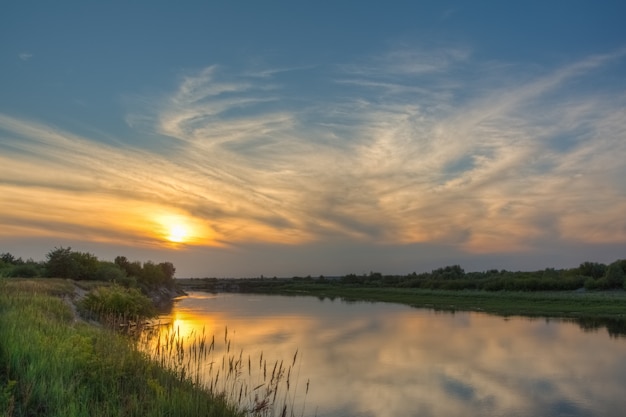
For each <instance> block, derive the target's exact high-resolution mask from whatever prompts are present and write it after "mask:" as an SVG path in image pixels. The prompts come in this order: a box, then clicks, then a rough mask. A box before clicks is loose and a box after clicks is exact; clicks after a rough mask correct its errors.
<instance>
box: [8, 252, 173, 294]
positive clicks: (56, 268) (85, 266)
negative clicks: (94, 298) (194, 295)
mask: <svg viewBox="0 0 626 417" xmlns="http://www.w3.org/2000/svg"><path fill="white" fill-rule="evenodd" d="M175 273H176V268H175V267H174V264H172V263H171V262H161V263H159V264H156V263H154V262H152V261H147V262H144V263H143V264H142V263H141V262H139V261H132V262H131V261H129V260H128V259H127V258H126V257H125V256H117V257H116V258H115V260H114V262H109V261H101V260H99V259H98V258H97V257H96V256H95V255H93V254H92V253H89V252H80V251H74V250H72V248H71V247H67V248H65V247H58V248H57V247H55V248H54V249H53V250H51V251H50V252H48V253H47V254H46V260H45V261H44V262H35V261H33V260H32V259H29V260H27V261H23V260H22V258H16V257H15V256H13V255H12V254H11V253H8V252H5V253H0V277H16V278H33V277H50V278H69V279H74V280H97V281H108V282H115V283H117V284H120V285H122V286H124V287H139V288H142V289H150V288H153V287H157V286H168V287H170V288H171V287H172V286H173V285H174V274H175Z"/></svg>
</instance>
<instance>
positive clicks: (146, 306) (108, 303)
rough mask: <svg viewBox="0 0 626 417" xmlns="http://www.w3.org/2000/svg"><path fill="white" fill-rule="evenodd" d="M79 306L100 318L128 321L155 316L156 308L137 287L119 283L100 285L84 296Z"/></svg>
mask: <svg viewBox="0 0 626 417" xmlns="http://www.w3.org/2000/svg"><path fill="white" fill-rule="evenodd" d="M79 307H80V308H81V309H82V310H83V311H85V312H87V313H89V314H90V315H91V316H96V317H98V318H105V319H114V320H116V321H126V320H129V319H133V320H143V319H145V318H150V317H154V316H155V315H156V310H155V308H154V306H153V304H152V301H151V300H150V299H149V298H148V297H146V296H145V295H143V294H142V293H141V292H140V291H139V290H137V289H135V288H124V287H121V286H119V285H112V286H110V287H98V288H96V289H95V290H93V291H90V292H89V293H88V294H87V295H86V296H85V298H83V299H82V300H81V301H80V303H79Z"/></svg>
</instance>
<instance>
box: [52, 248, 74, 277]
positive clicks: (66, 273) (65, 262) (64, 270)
mask: <svg viewBox="0 0 626 417" xmlns="http://www.w3.org/2000/svg"><path fill="white" fill-rule="evenodd" d="M46 258H47V262H46V275H47V276H48V277H58V278H71V279H76V278H78V274H79V267H78V264H77V263H76V260H75V259H74V257H73V256H72V248H71V247H67V248H64V247H60V248H57V247H55V248H54V250H52V251H50V252H48V253H47V254H46Z"/></svg>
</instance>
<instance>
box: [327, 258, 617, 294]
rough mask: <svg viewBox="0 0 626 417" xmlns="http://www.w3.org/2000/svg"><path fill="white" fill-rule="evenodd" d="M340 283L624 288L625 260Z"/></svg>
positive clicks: (376, 276) (366, 277) (457, 269)
mask: <svg viewBox="0 0 626 417" xmlns="http://www.w3.org/2000/svg"><path fill="white" fill-rule="evenodd" d="M338 282H339V283H341V284H345V285H358V286H368V287H399V288H424V289H442V290H464V289H472V290H485V291H560V290H577V289H580V288H585V289H588V290H609V289H617V288H624V289H626V259H620V260H617V261H615V262H612V263H610V264H608V265H606V264H603V263H598V262H583V263H581V264H580V265H579V266H578V267H576V268H570V269H554V268H546V269H543V270H539V271H533V272H521V271H518V272H512V271H507V270H504V269H503V270H497V269H491V270H488V271H483V272H465V270H463V268H461V266H460V265H450V266H446V267H443V268H437V269H434V270H432V271H431V272H425V273H421V274H417V273H415V272H413V273H411V274H408V275H383V274H381V273H379V272H370V273H369V274H363V275H355V274H349V275H346V276H343V277H341V278H340V279H339V280H338Z"/></svg>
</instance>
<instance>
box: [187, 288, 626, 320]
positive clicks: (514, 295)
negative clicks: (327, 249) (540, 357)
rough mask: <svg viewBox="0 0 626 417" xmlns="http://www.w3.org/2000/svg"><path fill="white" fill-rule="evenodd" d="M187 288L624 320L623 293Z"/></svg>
mask: <svg viewBox="0 0 626 417" xmlns="http://www.w3.org/2000/svg"><path fill="white" fill-rule="evenodd" d="M178 284H179V285H181V286H182V287H183V288H184V289H186V290H201V291H213V292H229V291H231V292H256V293H266V294H284V295H310V296H315V297H324V298H342V299H345V300H348V301H380V302H391V303H401V304H406V305H410V306H413V307H424V308H432V309H435V310H446V311H455V310H459V311H483V312H486V313H491V314H498V315H502V316H511V315H519V316H532V317H537V316H542V317H561V318H589V319H611V320H624V321H625V322H626V291H624V290H613V291H586V290H584V289H582V290H573V291H534V292H521V291H482V290H430V289H417V288H397V287H396V288H394V287H364V286H358V285H347V284H341V283H339V282H332V281H331V282H329V280H312V279H230V280H229V279H222V280H216V279H195V280H194V279H186V280H179V281H178Z"/></svg>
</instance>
